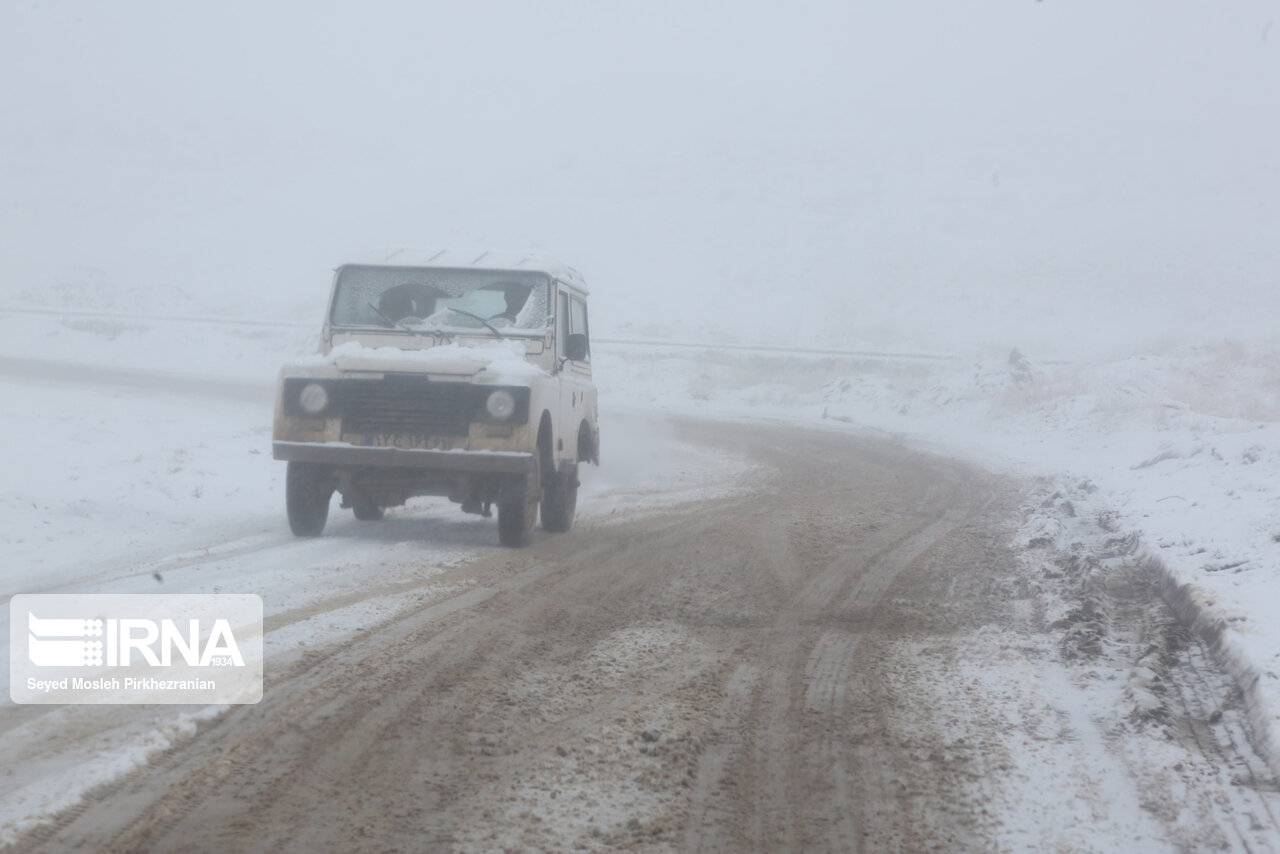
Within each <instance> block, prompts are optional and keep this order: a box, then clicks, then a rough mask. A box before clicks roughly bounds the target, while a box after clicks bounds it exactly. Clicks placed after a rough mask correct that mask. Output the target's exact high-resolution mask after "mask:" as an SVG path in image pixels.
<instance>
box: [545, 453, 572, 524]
mask: <svg viewBox="0 0 1280 854" xmlns="http://www.w3.org/2000/svg"><path fill="white" fill-rule="evenodd" d="M577 509H578V467H577V466H576V465H564V466H561V467H560V471H558V472H555V473H554V474H552V475H551V476H550V477H548V478H547V488H546V491H545V492H544V494H543V496H542V529H543V530H544V531H550V532H551V533H553V534H563V533H564V532H565V531H567V530H569V529H570V528H572V527H573V517H574V514H575V513H576V512H577Z"/></svg>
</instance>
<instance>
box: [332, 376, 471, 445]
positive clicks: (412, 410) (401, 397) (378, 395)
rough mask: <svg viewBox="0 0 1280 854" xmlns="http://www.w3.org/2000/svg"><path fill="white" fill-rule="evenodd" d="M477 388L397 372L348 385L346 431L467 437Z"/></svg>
mask: <svg viewBox="0 0 1280 854" xmlns="http://www.w3.org/2000/svg"><path fill="white" fill-rule="evenodd" d="M470 392H471V386H470V385H468V384H467V383H458V382H431V381H429V380H428V379H427V378H426V377H412V376H398V375H391V376H388V377H386V378H384V379H381V380H360V381H355V382H349V383H345V384H344V386H343V388H342V410H343V417H342V432H343V433H366V434H376V433H397V434H408V435H422V436H465V435H467V428H468V427H469V425H470V424H471V394H470Z"/></svg>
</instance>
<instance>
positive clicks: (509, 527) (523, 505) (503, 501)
mask: <svg viewBox="0 0 1280 854" xmlns="http://www.w3.org/2000/svg"><path fill="white" fill-rule="evenodd" d="M537 518H538V491H537V490H536V489H529V488H528V486H527V481H526V479H525V478H517V479H515V480H513V481H512V483H511V484H509V485H508V486H507V488H506V489H504V490H503V494H502V497H500V498H499V499H498V542H500V543H502V545H504V546H507V547H509V548H515V549H521V548H524V547H525V546H527V545H529V540H530V535H531V534H532V533H533V524H534V522H535V521H537Z"/></svg>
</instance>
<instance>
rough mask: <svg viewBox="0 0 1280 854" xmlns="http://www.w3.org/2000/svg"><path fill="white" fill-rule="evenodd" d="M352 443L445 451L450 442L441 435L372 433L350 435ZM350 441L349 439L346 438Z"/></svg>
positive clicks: (367, 445) (366, 445)
mask: <svg viewBox="0 0 1280 854" xmlns="http://www.w3.org/2000/svg"><path fill="white" fill-rule="evenodd" d="M352 438H353V439H356V440H357V441H352V442H351V444H353V445H364V446H365V447H369V448H400V449H402V450H406V451H447V450H449V448H450V447H452V444H451V443H450V442H449V440H448V439H445V438H443V437H441V436H414V435H406V434H403V433H374V434H372V435H368V436H363V437H352ZM348 441H350V440H348Z"/></svg>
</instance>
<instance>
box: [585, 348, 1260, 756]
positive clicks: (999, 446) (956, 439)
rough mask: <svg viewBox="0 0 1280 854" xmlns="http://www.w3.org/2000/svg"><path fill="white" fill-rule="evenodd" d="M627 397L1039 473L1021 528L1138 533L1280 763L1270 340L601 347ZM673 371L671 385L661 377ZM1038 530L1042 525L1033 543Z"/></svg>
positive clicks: (608, 370)
mask: <svg viewBox="0 0 1280 854" xmlns="http://www.w3.org/2000/svg"><path fill="white" fill-rule="evenodd" d="M597 365H598V370H599V372H600V375H601V376H602V377H606V378H607V380H606V381H607V382H608V383H610V384H611V385H612V386H613V387H614V394H613V396H612V399H613V400H615V401H619V399H620V398H621V397H622V395H626V397H624V398H622V400H625V402H626V404H627V405H629V406H642V405H650V406H655V407H669V408H673V409H679V410H687V409H690V408H691V409H693V410H694V411H698V412H703V413H706V414H709V415H715V416H717V417H749V418H759V417H768V418H786V419H797V420H800V421H804V422H812V423H825V424H827V425H830V426H832V427H833V429H850V430H859V431H875V432H878V433H880V434H882V435H887V436H894V437H900V438H901V439H903V440H905V441H909V442H911V443H913V444H915V445H918V446H921V447H924V448H927V449H931V450H935V451H937V452H939V453H944V454H948V455H953V456H959V457H963V458H967V459H970V460H973V461H976V462H978V463H980V464H982V465H984V466H986V467H988V468H990V469H993V470H996V471H1005V472H1009V473H1011V474H1018V475H1024V476H1032V477H1036V478H1043V479H1044V480H1045V481H1046V483H1047V484H1048V485H1050V486H1052V489H1051V490H1050V494H1056V495H1057V496H1058V499H1057V500H1055V501H1053V502H1050V503H1049V506H1046V507H1045V508H1044V509H1043V512H1038V513H1036V514H1034V515H1035V518H1034V519H1029V520H1028V522H1029V524H1030V527H1029V528H1027V530H1030V531H1032V532H1033V533H1032V534H1031V535H1029V537H1028V539H1029V541H1036V540H1038V541H1039V542H1040V543H1041V544H1044V545H1046V546H1047V545H1052V546H1054V547H1057V548H1064V549H1065V548H1068V547H1069V546H1070V545H1071V544H1072V543H1073V542H1075V541H1076V540H1077V539H1079V538H1082V537H1084V536H1086V533H1085V530H1084V528H1085V525H1084V523H1086V522H1087V523H1090V524H1091V526H1092V527H1094V528H1097V527H1098V526H1099V525H1101V526H1102V527H1103V528H1104V529H1105V530H1108V531H1112V532H1114V534H1115V536H1116V537H1117V538H1124V537H1133V538H1135V539H1134V544H1133V545H1134V551H1132V552H1129V551H1126V558H1132V557H1133V556H1134V555H1135V554H1136V555H1137V556H1138V557H1143V556H1146V557H1150V558H1156V559H1158V561H1159V563H1160V565H1161V566H1162V567H1163V568H1164V569H1165V570H1166V571H1167V572H1168V574H1169V576H1170V579H1171V580H1172V581H1173V582H1175V583H1176V584H1177V585H1179V586H1181V588H1182V589H1181V590H1179V591H1178V598H1179V600H1180V601H1181V602H1183V603H1184V604H1186V605H1189V606H1190V607H1192V608H1195V609H1198V611H1199V616H1200V617H1201V619H1203V620H1204V621H1206V625H1207V626H1208V627H1209V628H1210V629H1211V630H1215V633H1216V630H1217V629H1226V631H1225V632H1224V633H1223V634H1222V642H1221V647H1220V649H1221V651H1222V652H1223V654H1224V656H1225V658H1226V663H1227V664H1228V666H1230V667H1232V668H1233V669H1234V670H1235V675H1236V678H1237V681H1238V682H1239V683H1240V684H1242V685H1246V686H1247V685H1251V686H1252V688H1251V689H1249V692H1248V693H1249V694H1250V696H1249V697H1248V699H1249V701H1250V702H1252V703H1253V708H1252V709H1251V712H1252V715H1253V717H1254V720H1255V724H1256V725H1257V726H1258V728H1259V729H1260V731H1261V732H1263V733H1265V736H1264V737H1265V738H1266V739H1267V743H1268V745H1269V746H1268V747H1267V748H1266V752H1267V756H1268V759H1269V761H1270V762H1271V764H1272V765H1273V767H1274V766H1277V765H1280V742H1278V741H1277V739H1276V733H1277V732H1280V348H1277V346H1275V345H1272V344H1245V343H1240V342H1235V341H1223V342H1221V343H1218V344H1211V345H1210V344H1204V345H1197V346H1183V347H1175V346H1170V347H1168V348H1167V349H1164V350H1161V351H1159V352H1147V353H1138V354H1133V355H1129V356H1125V357H1117V358H1109V359H1100V360H1096V361H1089V362H1078V363H1069V364H1066V363H1058V364H1039V363H1037V362H1036V361H1034V360H1033V359H1032V358H1029V357H1028V356H1027V355H1025V354H1022V353H1020V352H1018V351H1016V350H1015V351H1007V350H1006V351H999V352H988V353H981V354H977V355H974V356H972V357H971V358H967V359H962V358H956V359H932V358H894V359H875V358H830V357H822V356H817V355H811V354H793V355H789V356H788V355H782V354H776V353H770V354H758V353H757V354H751V353H742V352H723V351H716V350H711V349H704V350H697V349H690V348H683V347H682V348H669V349H666V350H664V349H662V348H660V347H643V348H640V347H615V348H611V349H609V350H606V351H605V352H603V353H602V354H601V357H600V358H599V359H598V361H597ZM674 384H679V388H672V385H674ZM1032 544H1036V543H1034V542H1033V543H1032Z"/></svg>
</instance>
